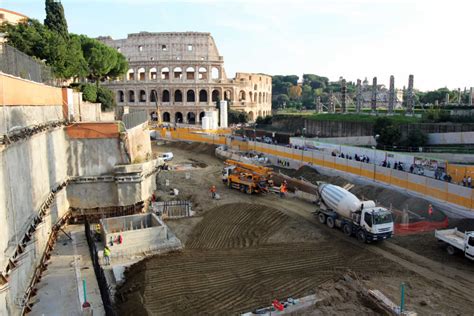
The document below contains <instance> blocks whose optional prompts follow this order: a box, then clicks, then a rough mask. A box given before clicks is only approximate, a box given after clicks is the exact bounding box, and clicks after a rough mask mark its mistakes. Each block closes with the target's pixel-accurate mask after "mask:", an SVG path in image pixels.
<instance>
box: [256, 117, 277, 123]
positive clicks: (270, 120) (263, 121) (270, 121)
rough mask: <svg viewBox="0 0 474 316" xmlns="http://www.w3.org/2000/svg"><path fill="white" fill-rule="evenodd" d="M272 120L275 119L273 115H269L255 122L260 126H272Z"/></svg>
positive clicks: (258, 118)
mask: <svg viewBox="0 0 474 316" xmlns="http://www.w3.org/2000/svg"><path fill="white" fill-rule="evenodd" d="M272 119H273V117H272V116H271V115H267V116H265V117H261V116H259V117H257V119H256V120H255V123H257V124H258V125H260V124H263V125H270V124H272Z"/></svg>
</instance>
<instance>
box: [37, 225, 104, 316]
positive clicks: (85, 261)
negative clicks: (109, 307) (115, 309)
mask: <svg viewBox="0 0 474 316" xmlns="http://www.w3.org/2000/svg"><path fill="white" fill-rule="evenodd" d="M64 230H65V231H66V232H67V233H68V234H69V235H71V236H72V240H70V239H69V238H68V237H67V236H66V235H65V234H63V233H60V234H59V237H58V240H57V242H56V247H55V248H54V250H53V252H52V253H51V260H50V261H49V266H48V270H46V271H45V272H44V274H43V278H42V280H41V282H40V283H39V284H38V294H37V295H36V297H35V304H34V305H33V310H32V313H31V314H32V315H48V316H49V315H52V316H55V315H58V316H60V315H82V312H81V306H82V303H83V302H84V295H83V290H82V280H84V279H85V280H86V284H87V292H86V295H87V301H88V302H89V303H90V304H91V306H92V308H93V312H94V315H105V312H104V308H103V305H102V298H101V296H100V291H99V286H98V284H97V280H96V277H95V273H94V267H93V266H92V261H91V258H90V253H89V247H88V245H87V240H86V236H85V233H84V226H83V225H70V226H68V227H66V228H65V229H64Z"/></svg>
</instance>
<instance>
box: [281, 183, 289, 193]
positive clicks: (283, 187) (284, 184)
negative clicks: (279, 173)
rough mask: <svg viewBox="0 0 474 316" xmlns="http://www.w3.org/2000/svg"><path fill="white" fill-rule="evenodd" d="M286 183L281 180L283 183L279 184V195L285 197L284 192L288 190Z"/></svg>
mask: <svg viewBox="0 0 474 316" xmlns="http://www.w3.org/2000/svg"><path fill="white" fill-rule="evenodd" d="M286 184H287V183H286V181H283V183H282V184H281V185H280V197H285V194H286V192H287V191H288V189H287V187H286Z"/></svg>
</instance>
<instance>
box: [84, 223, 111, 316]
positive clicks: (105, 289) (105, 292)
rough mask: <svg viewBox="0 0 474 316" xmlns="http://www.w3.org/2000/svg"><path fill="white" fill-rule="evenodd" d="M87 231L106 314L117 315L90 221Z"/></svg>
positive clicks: (86, 224) (86, 225) (107, 315)
mask: <svg viewBox="0 0 474 316" xmlns="http://www.w3.org/2000/svg"><path fill="white" fill-rule="evenodd" d="M85 232H86V238H87V244H88V245H89V250H90V253H91V259H92V265H93V266H94V272H95V276H96V278H97V283H98V284H99V290H100V296H101V297H102V303H103V304H104V310H105V315H106V316H115V315H117V313H116V312H115V310H114V307H113V304H112V299H111V297H110V290H109V286H108V284H107V278H106V277H105V273H104V269H102V267H101V266H100V261H99V260H100V259H99V255H98V251H97V247H96V245H95V242H94V236H93V235H92V234H93V233H92V231H91V227H90V224H89V222H88V221H87V220H86V221H85Z"/></svg>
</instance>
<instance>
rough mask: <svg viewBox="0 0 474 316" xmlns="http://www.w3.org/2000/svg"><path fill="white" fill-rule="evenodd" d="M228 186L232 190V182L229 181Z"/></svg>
mask: <svg viewBox="0 0 474 316" xmlns="http://www.w3.org/2000/svg"><path fill="white" fill-rule="evenodd" d="M227 186H228V187H229V188H232V181H230V180H227Z"/></svg>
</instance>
